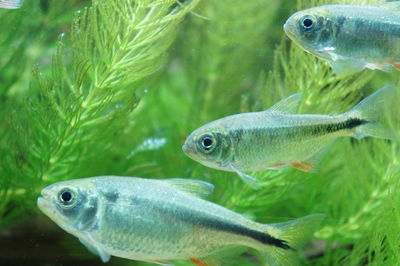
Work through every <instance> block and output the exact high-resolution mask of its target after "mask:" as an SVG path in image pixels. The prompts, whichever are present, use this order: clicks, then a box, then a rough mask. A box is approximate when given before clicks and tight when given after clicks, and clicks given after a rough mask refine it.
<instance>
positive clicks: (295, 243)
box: [266, 214, 325, 266]
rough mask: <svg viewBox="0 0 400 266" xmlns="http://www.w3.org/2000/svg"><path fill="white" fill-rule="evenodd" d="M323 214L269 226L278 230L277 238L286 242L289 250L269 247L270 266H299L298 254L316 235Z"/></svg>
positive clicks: (267, 257) (267, 258) (268, 261)
mask: <svg viewBox="0 0 400 266" xmlns="http://www.w3.org/2000/svg"><path fill="white" fill-rule="evenodd" d="M324 217H325V215H323V214H313V215H309V216H305V217H302V218H299V219H296V220H293V221H289V222H285V223H279V224H272V225H269V230H271V226H272V227H273V228H274V229H275V230H276V231H275V236H276V237H277V238H278V239H281V240H283V241H285V243H286V244H287V245H288V246H289V248H279V247H273V246H268V251H267V256H266V261H267V264H268V265H269V266H278V265H279V266H284V265H297V264H298V254H297V253H296V251H297V250H299V249H300V248H301V247H302V246H303V245H304V244H305V243H306V242H307V241H308V240H309V239H310V238H311V237H312V235H313V234H314V232H315V230H317V229H318V228H319V226H320V224H321V221H322V219H323V218H324Z"/></svg>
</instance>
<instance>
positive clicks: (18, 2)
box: [0, 0, 24, 9]
mask: <svg viewBox="0 0 400 266" xmlns="http://www.w3.org/2000/svg"><path fill="white" fill-rule="evenodd" d="M23 3H24V0H4V1H2V2H0V8H7V9H16V8H20V7H21V6H22V4H23Z"/></svg>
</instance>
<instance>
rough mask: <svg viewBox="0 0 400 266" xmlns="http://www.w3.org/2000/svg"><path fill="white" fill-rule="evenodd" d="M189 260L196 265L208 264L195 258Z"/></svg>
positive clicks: (204, 265) (203, 265) (205, 265)
mask: <svg viewBox="0 0 400 266" xmlns="http://www.w3.org/2000/svg"><path fill="white" fill-rule="evenodd" d="M190 261H191V262H193V263H194V264H196V265H197V266H208V263H206V262H204V261H202V260H199V259H196V258H191V259H190Z"/></svg>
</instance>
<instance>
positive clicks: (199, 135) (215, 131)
mask: <svg viewBox="0 0 400 266" xmlns="http://www.w3.org/2000/svg"><path fill="white" fill-rule="evenodd" d="M231 146H232V145H231V141H230V138H229V136H228V134H227V131H226V130H225V129H224V127H222V126H220V125H219V124H218V123H215V122H214V123H213V122H211V123H209V124H207V125H205V126H203V127H201V128H199V129H197V130H195V131H194V132H192V133H191V134H190V135H189V136H188V137H187V138H186V141H185V143H184V144H183V146H182V150H183V152H184V153H185V154H186V155H187V156H189V157H190V158H192V159H193V160H195V161H197V162H199V163H201V164H203V165H205V166H208V167H211V168H216V169H221V168H223V166H224V165H225V164H226V162H227V161H228V160H229V158H230V156H229V154H230V150H231Z"/></svg>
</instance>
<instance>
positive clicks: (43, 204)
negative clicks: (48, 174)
mask: <svg viewBox="0 0 400 266" xmlns="http://www.w3.org/2000/svg"><path fill="white" fill-rule="evenodd" d="M40 195H41V197H39V198H38V199H37V202H36V203H37V206H38V207H39V209H40V210H41V211H43V212H45V210H46V209H47V208H48V206H49V198H50V195H49V191H48V190H47V189H43V190H42V191H41V192H40Z"/></svg>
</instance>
